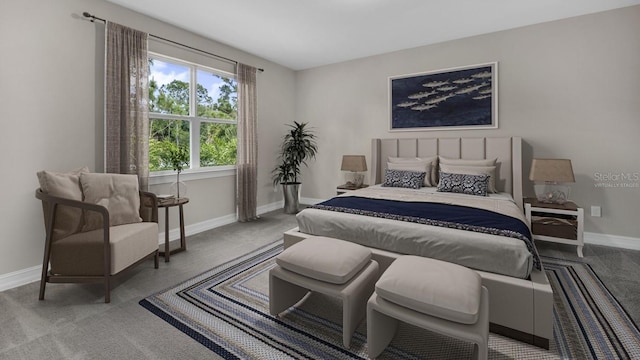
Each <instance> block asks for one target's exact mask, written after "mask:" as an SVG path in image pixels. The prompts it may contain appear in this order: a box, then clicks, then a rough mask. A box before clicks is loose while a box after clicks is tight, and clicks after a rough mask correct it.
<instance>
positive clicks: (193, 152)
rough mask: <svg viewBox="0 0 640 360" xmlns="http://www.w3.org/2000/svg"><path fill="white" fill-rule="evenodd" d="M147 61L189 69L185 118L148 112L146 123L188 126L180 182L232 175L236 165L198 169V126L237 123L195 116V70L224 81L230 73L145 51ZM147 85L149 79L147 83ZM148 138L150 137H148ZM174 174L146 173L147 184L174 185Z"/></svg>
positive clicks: (236, 123)
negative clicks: (186, 156)
mask: <svg viewBox="0 0 640 360" xmlns="http://www.w3.org/2000/svg"><path fill="white" fill-rule="evenodd" d="M148 58H149V59H153V60H159V61H163V62H170V63H173V64H177V65H180V66H185V67H188V68H189V77H190V78H189V115H175V114H161V113H156V112H151V111H149V121H151V120H152V119H161V120H180V121H187V122H189V153H190V155H189V168H185V169H184V170H183V171H182V172H181V173H180V177H181V178H182V179H184V180H197V179H204V178H211V177H224V176H230V175H235V174H236V165H235V164H234V165H219V166H205V167H201V166H200V126H201V124H202V123H218V124H233V125H236V127H237V126H238V119H237V117H236V119H235V120H229V119H218V118H205V117H200V116H197V114H198V111H197V110H198V97H197V84H198V82H197V80H198V79H197V72H198V70H201V71H205V72H209V73H213V74H215V75H219V76H222V77H226V78H231V79H233V80H235V81H236V84H237V76H236V74H234V73H231V72H228V71H224V70H220V69H216V68H213V67H211V66H206V65H202V64H198V63H194V62H191V61H188V60H182V59H179V58H175V57H172V56H168V55H164V54H160V53H158V52H154V51H149V52H148ZM149 81H151V77H150V79H149ZM149 135H150V136H151V134H149ZM175 174H176V172H175V171H174V170H159V171H149V183H150V184H151V185H154V184H163V183H168V182H172V181H175Z"/></svg>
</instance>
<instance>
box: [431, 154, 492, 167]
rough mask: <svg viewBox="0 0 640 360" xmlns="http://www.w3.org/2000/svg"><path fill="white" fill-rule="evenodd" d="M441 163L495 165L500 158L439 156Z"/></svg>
mask: <svg viewBox="0 0 640 360" xmlns="http://www.w3.org/2000/svg"><path fill="white" fill-rule="evenodd" d="M438 159H439V160H440V164H448V165H465V166H495V165H496V161H497V160H498V158H493V159H477V160H471V159H452V158H446V157H444V156H439V157H438Z"/></svg>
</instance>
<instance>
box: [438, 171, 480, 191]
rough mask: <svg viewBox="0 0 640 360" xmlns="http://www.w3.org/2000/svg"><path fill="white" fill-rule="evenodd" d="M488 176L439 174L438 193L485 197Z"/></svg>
mask: <svg viewBox="0 0 640 360" xmlns="http://www.w3.org/2000/svg"><path fill="white" fill-rule="evenodd" d="M488 184H489V175H470V174H451V173H446V172H440V183H438V191H441V192H453V193H460V194H468V195H477V196H487V186H488Z"/></svg>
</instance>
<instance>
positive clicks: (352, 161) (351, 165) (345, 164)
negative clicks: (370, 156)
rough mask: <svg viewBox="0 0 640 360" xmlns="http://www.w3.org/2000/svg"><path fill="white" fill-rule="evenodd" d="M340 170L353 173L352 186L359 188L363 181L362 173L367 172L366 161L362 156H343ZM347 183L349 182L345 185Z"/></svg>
mask: <svg viewBox="0 0 640 360" xmlns="http://www.w3.org/2000/svg"><path fill="white" fill-rule="evenodd" d="M340 170H342V171H351V172H352V173H353V183H352V184H353V185H355V186H356V187H361V186H362V182H363V180H364V174H362V172H363V171H367V161H366V159H365V157H364V155H343V156H342V166H341V167H340ZM349 183H351V182H350V181H347V184H349Z"/></svg>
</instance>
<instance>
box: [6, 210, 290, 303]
mask: <svg viewBox="0 0 640 360" xmlns="http://www.w3.org/2000/svg"><path fill="white" fill-rule="evenodd" d="M282 208H283V202H282V201H279V202H275V203H271V204H267V205H262V206H259V207H258V209H257V213H258V215H261V214H264V213H267V212H270V211H273V210H277V209H282ZM236 220H237V216H236V214H229V215H224V216H221V217H219V218H215V219H211V220H207V221H203V222H200V223H196V224H191V225H188V226H185V228H184V232H185V235H186V236H189V235H195V234H197V233H200V232H203V231H206V230H211V229H214V228H217V227H220V226H222V225H227V224H231V223H234V222H236ZM158 235H159V236H158V243H159V244H164V232H162V233H160V234H158ZM179 238H180V229H172V230H169V240H171V241H172V240H177V239H179ZM41 271H42V266H41V265H36V266H32V267H30V268H27V269H22V270H18V271H14V272H10V273H7V274H2V275H0V291H5V290H9V289H12V288H14V287H18V286H22V285H26V284H29V283H32V282H35V281H40V276H41Z"/></svg>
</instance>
